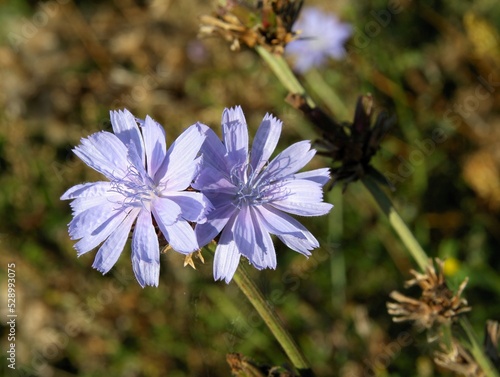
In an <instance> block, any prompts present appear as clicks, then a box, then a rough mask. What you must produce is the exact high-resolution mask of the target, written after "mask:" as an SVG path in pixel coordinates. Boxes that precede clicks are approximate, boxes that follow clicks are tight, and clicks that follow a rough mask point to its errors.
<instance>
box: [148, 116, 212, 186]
mask: <svg viewBox="0 0 500 377" xmlns="http://www.w3.org/2000/svg"><path fill="white" fill-rule="evenodd" d="M206 129H207V126H205V125H204V124H201V123H196V124H194V125H192V126H190V127H189V128H188V129H187V130H186V131H184V132H183V133H182V134H181V135H180V136H179V137H178V138H177V140H175V142H174V143H173V144H172V145H171V146H170V148H169V149H168V151H167V155H166V157H165V160H164V161H163V164H162V165H161V166H160V168H159V169H158V171H157V172H156V176H155V180H156V181H157V182H158V181H159V182H161V183H168V187H169V190H170V191H177V190H184V189H185V188H187V187H188V186H189V185H190V184H191V182H192V181H193V178H194V176H195V174H196V172H197V169H198V164H199V162H200V160H199V159H198V158H196V156H197V155H198V153H199V151H200V148H201V145H202V144H203V142H204V141H205V132H206Z"/></svg>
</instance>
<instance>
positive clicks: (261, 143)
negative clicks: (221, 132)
mask: <svg viewBox="0 0 500 377" xmlns="http://www.w3.org/2000/svg"><path fill="white" fill-rule="evenodd" d="M281 127H282V122H281V121H280V120H278V119H277V118H275V117H273V116H272V115H270V114H266V116H265V117H264V119H263V120H262V123H261V124H260V127H259V129H258V130H257V133H256V134H255V138H254V141H253V144H252V152H251V157H250V164H251V165H252V167H253V170H254V172H259V171H260V169H262V167H263V166H264V165H265V164H266V163H267V162H269V158H270V157H271V155H272V154H273V152H274V149H275V148H276V145H277V144H278V140H279V138H280V135H281Z"/></svg>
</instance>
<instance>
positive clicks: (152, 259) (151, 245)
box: [132, 120, 160, 288]
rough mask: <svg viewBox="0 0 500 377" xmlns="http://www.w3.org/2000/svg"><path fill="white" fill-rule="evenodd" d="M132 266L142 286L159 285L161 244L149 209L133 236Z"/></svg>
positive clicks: (142, 213)
mask: <svg viewBox="0 0 500 377" xmlns="http://www.w3.org/2000/svg"><path fill="white" fill-rule="evenodd" d="M146 121H147V120H146ZM132 268H133V270H134V274H135V277H136V279H137V281H138V282H139V284H140V285H141V287H143V288H144V286H146V285H151V286H154V287H157V286H158V282H159V279H160V246H159V244H158V236H157V235H156V231H155V227H154V226H153V222H152V219H151V213H150V212H149V211H144V210H143V211H141V212H140V213H139V216H138V218H137V223H136V226H135V230H134V235H133V238H132Z"/></svg>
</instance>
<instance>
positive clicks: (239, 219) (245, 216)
mask: <svg viewBox="0 0 500 377" xmlns="http://www.w3.org/2000/svg"><path fill="white" fill-rule="evenodd" d="M281 126H282V123H281V121H279V120H278V119H276V118H274V117H273V116H272V115H269V114H266V116H265V117H264V120H263V121H262V123H261V125H260V127H259V129H258V131H257V134H256V135H255V139H254V142H253V146H252V151H251V152H250V151H249V150H248V129H247V124H246V121H245V116H244V115H243V111H242V110H241V107H239V106H238V107H235V108H233V109H225V110H224V113H223V115H222V132H223V141H222V142H221V140H219V138H218V137H217V135H216V134H215V133H214V132H213V131H211V130H209V131H207V139H206V141H205V143H204V144H203V146H202V149H201V150H202V154H203V160H202V165H201V168H200V174H199V175H198V177H197V178H196V180H195V182H194V183H193V188H195V189H197V190H200V191H201V192H202V193H203V194H205V195H206V196H207V198H208V199H209V200H210V202H211V203H212V205H213V206H214V208H215V209H214V210H212V211H211V212H209V213H208V215H207V221H206V222H205V223H203V224H197V225H196V228H195V232H196V235H197V237H198V242H199V243H200V246H203V245H205V244H207V243H208V242H210V241H211V240H212V239H213V238H214V237H216V236H217V235H218V234H219V233H220V232H221V231H222V234H221V236H220V239H219V241H218V245H217V249H216V251H215V259H214V278H215V280H222V279H224V280H225V281H226V283H229V281H230V280H231V279H232V277H233V275H234V273H235V271H236V269H237V267H238V263H239V260H240V256H241V255H243V256H245V257H246V258H248V260H249V261H250V262H251V263H252V264H253V265H254V266H255V267H256V268H257V269H259V270H260V269H263V268H273V269H274V268H276V253H275V249H274V245H273V242H272V240H271V236H270V234H275V235H276V236H277V237H278V238H279V239H280V240H281V241H282V242H283V243H285V244H286V245H287V246H288V247H289V248H291V249H293V250H295V251H298V252H300V253H302V254H304V255H306V256H308V255H310V252H309V250H311V249H313V248H315V247H318V246H319V244H318V241H317V240H316V238H314V236H313V235H312V234H311V233H310V232H309V231H308V230H307V229H306V228H305V227H304V226H303V225H302V224H300V223H299V222H298V221H297V220H295V219H294V218H293V217H291V216H289V215H288V214H286V213H285V212H288V213H291V214H295V215H300V216H319V215H324V214H326V213H328V212H329V211H330V209H331V208H332V205H331V204H328V203H324V202H323V201H322V200H323V190H322V186H323V185H324V184H325V183H326V182H327V181H328V180H329V169H328V168H324V169H317V170H313V171H309V172H303V173H297V171H298V170H299V169H302V168H303V167H304V166H305V165H306V164H307V163H308V162H309V161H310V160H311V159H312V158H313V156H314V154H315V152H316V151H315V150H314V149H311V143H310V142H309V141H302V142H299V143H295V144H293V145H291V146H290V147H288V148H287V149H285V150H284V151H283V152H281V153H280V154H278V155H277V156H276V157H275V158H274V159H273V160H272V161H270V162H269V158H270V157H271V154H272V153H273V151H274V149H275V148H276V145H277V143H278V139H279V137H280V134H281Z"/></svg>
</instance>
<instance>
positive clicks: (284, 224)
mask: <svg viewBox="0 0 500 377" xmlns="http://www.w3.org/2000/svg"><path fill="white" fill-rule="evenodd" d="M256 212H257V213H258V214H259V221H260V222H261V223H262V224H263V226H264V228H265V229H267V231H268V232H269V233H271V234H275V235H276V236H278V238H279V239H280V240H281V241H283V243H284V244H285V245H287V246H288V247H289V248H290V249H292V250H295V251H298V252H300V253H302V254H304V255H310V253H309V250H312V249H314V248H316V247H318V246H319V243H318V241H317V240H316V238H315V237H314V236H313V235H312V234H311V232H309V231H308V230H307V229H306V228H305V227H304V226H303V225H302V224H301V223H300V222H298V221H297V220H295V219H294V218H293V217H291V216H289V215H287V214H286V213H282V212H280V211H279V210H277V209H275V208H273V207H271V206H269V205H263V206H260V207H257V211H256Z"/></svg>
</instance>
